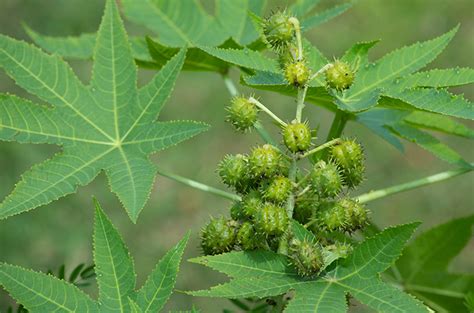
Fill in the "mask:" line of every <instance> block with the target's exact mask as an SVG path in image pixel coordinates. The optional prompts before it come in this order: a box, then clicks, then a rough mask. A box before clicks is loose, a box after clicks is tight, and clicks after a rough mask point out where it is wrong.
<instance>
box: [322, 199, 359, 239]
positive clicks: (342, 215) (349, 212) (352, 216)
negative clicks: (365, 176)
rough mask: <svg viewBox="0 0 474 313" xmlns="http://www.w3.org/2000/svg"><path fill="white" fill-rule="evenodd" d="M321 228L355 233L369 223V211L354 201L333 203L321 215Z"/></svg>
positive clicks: (345, 200)
mask: <svg viewBox="0 0 474 313" xmlns="http://www.w3.org/2000/svg"><path fill="white" fill-rule="evenodd" d="M319 220H320V227H321V228H323V229H324V230H326V231H329V232H331V231H340V232H349V233H351V232H354V231H356V230H358V229H361V228H363V227H364V226H365V225H366V224H367V222H368V211H367V209H365V207H364V206H363V205H361V204H359V203H358V202H357V201H354V200H352V199H348V198H343V199H341V200H339V201H337V202H331V204H330V205H329V207H328V208H327V209H325V210H324V211H323V212H321V213H320V215H319Z"/></svg>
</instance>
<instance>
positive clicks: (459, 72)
mask: <svg viewBox="0 0 474 313" xmlns="http://www.w3.org/2000/svg"><path fill="white" fill-rule="evenodd" d="M400 83H401V84H403V85H404V86H405V88H413V87H436V88H440V87H453V86H461V85H467V84H472V83H474V69H472V68H448V69H434V70H430V71H425V72H418V73H415V74H411V75H408V76H407V77H405V78H403V79H402V81H401V82H400Z"/></svg>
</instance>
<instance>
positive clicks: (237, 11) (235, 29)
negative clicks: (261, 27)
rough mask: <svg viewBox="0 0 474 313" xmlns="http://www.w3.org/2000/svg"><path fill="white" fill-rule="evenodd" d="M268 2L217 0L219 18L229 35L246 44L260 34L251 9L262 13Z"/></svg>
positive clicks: (260, 0) (262, 0)
mask: <svg viewBox="0 0 474 313" xmlns="http://www.w3.org/2000/svg"><path fill="white" fill-rule="evenodd" d="M266 3H267V1H266V0H216V4H215V5H216V12H217V19H218V20H219V22H220V25H221V27H222V28H223V29H224V30H225V31H226V32H227V34H228V36H229V37H232V38H233V39H234V40H235V41H236V42H237V43H238V44H240V45H244V46H245V45H248V44H250V43H252V42H253V41H255V40H256V39H258V37H259V35H260V34H259V32H258V30H257V29H256V28H255V24H254V23H253V21H252V19H251V18H250V16H249V11H250V12H252V13H253V14H256V15H261V14H262V13H263V10H264V8H265V5H266Z"/></svg>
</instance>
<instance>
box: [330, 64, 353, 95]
mask: <svg viewBox="0 0 474 313" xmlns="http://www.w3.org/2000/svg"><path fill="white" fill-rule="evenodd" d="M353 82H354V72H353V71H352V69H351V68H350V66H349V64H347V63H344V62H341V61H339V60H338V61H336V62H334V64H333V66H331V67H330V68H328V69H327V70H326V83H327V84H328V86H329V87H330V88H334V89H337V90H344V89H347V88H349V87H350V86H351V85H352V83H353Z"/></svg>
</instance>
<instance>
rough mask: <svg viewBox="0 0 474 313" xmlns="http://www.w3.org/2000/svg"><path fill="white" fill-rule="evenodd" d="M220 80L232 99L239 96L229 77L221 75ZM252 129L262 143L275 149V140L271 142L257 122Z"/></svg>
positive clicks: (267, 134)
mask: <svg viewBox="0 0 474 313" xmlns="http://www.w3.org/2000/svg"><path fill="white" fill-rule="evenodd" d="M222 79H223V80H224V83H225V86H226V87H227V90H228V91H229V94H230V95H231V96H232V97H236V96H237V95H238V94H239V91H238V90H237V87H236V86H235V84H234V82H233V81H232V79H230V77H229V76H228V75H227V74H225V75H222ZM254 128H255V130H256V131H257V133H258V134H259V135H260V137H261V138H262V139H263V141H265V142H266V143H269V144H271V145H273V146H275V147H276V146H277V144H276V142H275V140H273V138H272V137H271V136H270V134H269V133H268V132H267V131H266V129H265V128H264V127H263V125H262V124H261V123H260V122H259V121H257V122H256V123H255V125H254Z"/></svg>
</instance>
